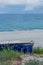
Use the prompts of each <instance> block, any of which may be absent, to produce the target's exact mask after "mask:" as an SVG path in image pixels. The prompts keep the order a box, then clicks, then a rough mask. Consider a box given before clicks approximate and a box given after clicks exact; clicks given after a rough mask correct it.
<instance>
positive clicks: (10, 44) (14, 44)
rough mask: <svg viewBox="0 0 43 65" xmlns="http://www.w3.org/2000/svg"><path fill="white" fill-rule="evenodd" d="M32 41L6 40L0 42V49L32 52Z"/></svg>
mask: <svg viewBox="0 0 43 65" xmlns="http://www.w3.org/2000/svg"><path fill="white" fill-rule="evenodd" d="M33 45H34V42H33V41H31V42H29V41H6V42H0V50H2V49H3V48H6V49H7V48H10V49H13V50H15V51H19V52H20V51H23V52H24V53H32V49H33Z"/></svg>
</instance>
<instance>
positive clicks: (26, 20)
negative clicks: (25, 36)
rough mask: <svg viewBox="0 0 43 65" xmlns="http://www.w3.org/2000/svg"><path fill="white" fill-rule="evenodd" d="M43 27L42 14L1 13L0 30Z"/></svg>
mask: <svg viewBox="0 0 43 65" xmlns="http://www.w3.org/2000/svg"><path fill="white" fill-rule="evenodd" d="M32 29H43V15H42V14H0V31H13V30H32Z"/></svg>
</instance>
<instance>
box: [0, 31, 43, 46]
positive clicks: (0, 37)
mask: <svg viewBox="0 0 43 65" xmlns="http://www.w3.org/2000/svg"><path fill="white" fill-rule="evenodd" d="M13 40H29V41H31V40H33V41H34V43H35V44H34V46H40V47H43V30H27V31H8V32H7V31H6V32H0V42H4V41H13Z"/></svg>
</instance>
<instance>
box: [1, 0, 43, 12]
mask: <svg viewBox="0 0 43 65" xmlns="http://www.w3.org/2000/svg"><path fill="white" fill-rule="evenodd" d="M8 5H25V8H24V10H25V11H28V10H29V11H31V10H33V9H34V8H35V7H38V6H43V0H0V7H1V8H2V7H5V6H8Z"/></svg>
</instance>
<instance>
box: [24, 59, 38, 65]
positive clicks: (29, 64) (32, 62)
mask: <svg viewBox="0 0 43 65" xmlns="http://www.w3.org/2000/svg"><path fill="white" fill-rule="evenodd" d="M25 65H39V61H36V60H33V61H28V62H26V63H25Z"/></svg>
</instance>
